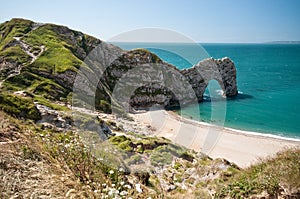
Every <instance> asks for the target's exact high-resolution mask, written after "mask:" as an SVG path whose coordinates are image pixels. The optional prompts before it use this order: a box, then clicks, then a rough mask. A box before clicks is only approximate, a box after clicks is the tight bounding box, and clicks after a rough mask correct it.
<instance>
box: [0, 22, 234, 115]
mask: <svg viewBox="0 0 300 199" xmlns="http://www.w3.org/2000/svg"><path fill="white" fill-rule="evenodd" d="M0 49H1V51H0V87H2V90H3V91H7V92H11V91H13V92H19V91H26V92H28V93H29V94H30V95H32V96H33V99H34V101H37V100H38V101H39V102H40V103H42V102H44V101H45V100H52V101H63V102H70V99H71V95H72V93H73V90H74V82H75V81H76V78H77V81H76V88H75V89H76V90H77V91H79V92H80V93H81V94H82V95H83V97H84V99H83V100H84V101H85V103H87V104H90V105H91V106H95V107H96V108H97V109H100V110H103V111H106V112H110V111H111V107H110V104H111V102H112V100H113V101H114V102H115V103H116V104H118V105H120V106H123V107H122V108H125V109H130V108H131V107H134V108H139V107H147V106H152V105H153V104H160V105H163V106H165V107H177V106H183V105H186V104H189V103H197V102H200V101H202V97H203V93H204V91H205V88H206V87H207V85H208V82H209V81H210V80H211V79H215V80H217V81H218V82H219V84H220V86H221V88H222V89H223V91H224V95H225V96H235V95H236V94H237V85H236V69H235V66H234V64H233V62H232V61H231V60H230V59H229V58H223V59H220V60H215V59H212V58H211V59H206V60H203V61H200V62H199V63H198V64H196V65H195V66H193V67H192V68H189V69H184V70H182V71H180V70H178V69H177V68H176V67H175V66H172V65H170V64H168V63H165V62H163V61H162V60H161V59H160V58H159V57H157V56H156V55H155V54H153V53H151V52H149V51H147V50H145V49H136V50H131V51H124V50H122V49H120V48H119V47H117V46H114V45H111V44H107V43H105V42H103V41H101V40H99V39H96V38H93V37H91V36H88V35H86V34H83V33H81V32H78V31H74V30H71V29H69V28H67V27H64V26H58V25H54V24H40V23H35V22H32V21H29V20H23V19H12V20H11V21H8V22H5V23H3V24H1V25H0ZM129 105H130V106H129Z"/></svg>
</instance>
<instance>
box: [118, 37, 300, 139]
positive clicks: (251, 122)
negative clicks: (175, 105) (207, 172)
mask: <svg viewBox="0 0 300 199" xmlns="http://www.w3.org/2000/svg"><path fill="white" fill-rule="evenodd" d="M114 44H116V45H118V46H120V47H121V48H123V49H126V50H130V49H134V48H147V49H148V50H150V51H152V52H153V53H155V54H157V55H158V56H159V57H160V58H161V59H162V60H164V61H166V62H168V63H170V64H173V65H174V66H176V67H177V68H178V69H184V68H189V67H192V66H193V65H194V64H196V63H197V62H199V61H200V60H202V59H205V58H209V57H213V58H222V57H229V58H230V59H231V60H232V61H233V62H234V64H235V66H236V69H237V85H238V91H239V93H238V95H237V96H236V97H235V98H230V99H226V106H225V117H224V118H223V121H222V125H224V126H225V127H228V128H233V129H237V130H242V131H248V132H258V133H262V134H268V135H275V136H283V137H287V138H296V139H300V44H276V43H262V44H228V43H226V44H217V43H204V44H189V43H120V42H119V43H114ZM209 86H210V87H209V88H210V89H207V90H206V91H205V94H204V101H203V102H201V103H199V104H196V105H193V106H187V107H183V108H182V109H181V110H180V111H179V113H180V114H181V115H182V116H184V117H187V118H190V119H193V120H197V121H202V122H207V123H212V124H216V123H218V121H217V120H218V118H214V117H212V116H213V113H212V111H213V110H215V109H214V108H215V107H218V106H220V105H221V104H218V103H223V104H224V102H223V101H224V100H220V102H219V101H218V100H213V98H212V96H213V92H215V93H219V94H220V95H221V92H220V91H221V88H220V86H219V85H218V83H217V82H216V81H210V82H209ZM223 104H222V105H221V106H223V107H224V105H223ZM195 110H200V111H195Z"/></svg>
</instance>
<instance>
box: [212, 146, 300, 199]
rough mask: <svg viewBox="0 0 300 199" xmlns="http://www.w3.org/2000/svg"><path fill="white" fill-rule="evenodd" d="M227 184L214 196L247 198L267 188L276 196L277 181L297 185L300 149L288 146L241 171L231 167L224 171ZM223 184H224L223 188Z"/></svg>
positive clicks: (296, 186)
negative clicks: (272, 156) (274, 155)
mask: <svg viewBox="0 0 300 199" xmlns="http://www.w3.org/2000/svg"><path fill="white" fill-rule="evenodd" d="M225 176H226V178H225V180H226V186H225V187H224V184H223V185H222V188H219V190H218V192H217V194H216V196H217V197H220V198H225V197H227V196H229V197H232V198H246V197H249V196H251V195H253V194H257V193H262V192H263V191H266V192H267V193H268V194H269V195H271V196H273V197H276V195H277V194H278V192H279V189H280V185H283V186H284V187H289V188H293V189H296V190H299V189H300V181H299V179H300V149H289V150H286V151H283V152H280V153H278V154H277V156H276V157H274V158H269V159H267V160H264V161H262V162H261V163H258V164H256V165H253V166H251V167H249V168H248V169H245V170H244V171H242V172H237V171H236V170H232V169H230V170H229V171H226V172H225ZM223 187H224V188H223Z"/></svg>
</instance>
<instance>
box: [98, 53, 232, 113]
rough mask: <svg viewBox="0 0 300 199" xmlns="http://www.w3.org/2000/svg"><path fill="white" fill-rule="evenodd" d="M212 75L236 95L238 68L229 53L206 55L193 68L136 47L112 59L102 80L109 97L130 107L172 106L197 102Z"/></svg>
mask: <svg viewBox="0 0 300 199" xmlns="http://www.w3.org/2000/svg"><path fill="white" fill-rule="evenodd" d="M213 79H214V80H216V81H217V82H218V83H219V85H220V87H221V88H222V90H223V93H224V96H227V97H232V96H235V95H237V83H236V68H235V65H234V63H233V62H232V61H231V60H230V59H229V58H227V57H225V58H222V59H213V58H209V59H205V60H203V61H200V62H199V63H198V64H196V65H195V66H193V67H192V68H189V69H184V70H178V69H177V68H176V67H174V66H172V65H170V64H168V63H165V62H163V61H162V60H161V59H159V58H158V57H157V56H156V55H155V54H153V53H151V52H149V51H147V50H145V49H136V50H132V51H127V52H124V53H123V54H122V55H121V56H120V57H119V58H117V59H116V60H115V61H113V62H112V64H111V65H110V66H109V67H108V68H107V69H106V71H105V72H104V74H103V76H102V78H101V81H100V82H102V83H103V82H105V83H106V85H107V86H108V88H109V90H110V92H111V93H112V95H111V96H109V97H112V98H113V100H114V101H116V102H118V103H119V104H120V105H121V106H123V107H122V108H124V109H125V110H127V111H130V110H131V108H132V107H134V108H141V107H149V106H152V105H154V104H160V105H163V106H165V107H168V108H170V107H177V106H184V105H186V104H190V103H198V102H200V101H202V99H203V94H204V92H205V89H206V87H207V86H208V83H209V81H210V80H213ZM100 84H101V83H100ZM101 93H104V92H101Z"/></svg>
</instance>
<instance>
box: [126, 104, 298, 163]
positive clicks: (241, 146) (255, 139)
mask: <svg viewBox="0 0 300 199" xmlns="http://www.w3.org/2000/svg"><path fill="white" fill-rule="evenodd" d="M131 116H132V117H133V118H134V119H135V120H137V121H138V122H139V123H141V124H143V125H147V126H149V125H150V126H151V128H152V129H153V131H152V133H153V135H156V136H160V137H165V138H168V139H170V140H172V141H173V142H175V143H177V144H180V145H183V146H186V147H188V148H190V149H193V150H195V151H197V152H199V151H201V152H203V153H205V154H207V155H208V156H210V157H211V158H225V159H227V160H228V161H230V162H233V163H235V164H237V165H238V166H239V167H242V168H245V167H248V166H250V165H251V164H254V163H257V162H258V161H259V160H260V159H264V158H266V157H268V156H272V155H275V154H276V153H277V152H279V151H281V150H284V149H286V148H289V147H300V140H298V139H289V138H284V137H279V136H273V135H267V134H260V133H255V132H247V131H240V130H235V129H229V128H224V127H217V126H213V125H210V124H208V123H203V122H197V121H194V120H190V119H186V118H183V117H181V116H179V115H177V114H175V113H173V112H171V111H165V110H160V109H154V110H151V111H148V112H139V113H136V114H132V115H131Z"/></svg>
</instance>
